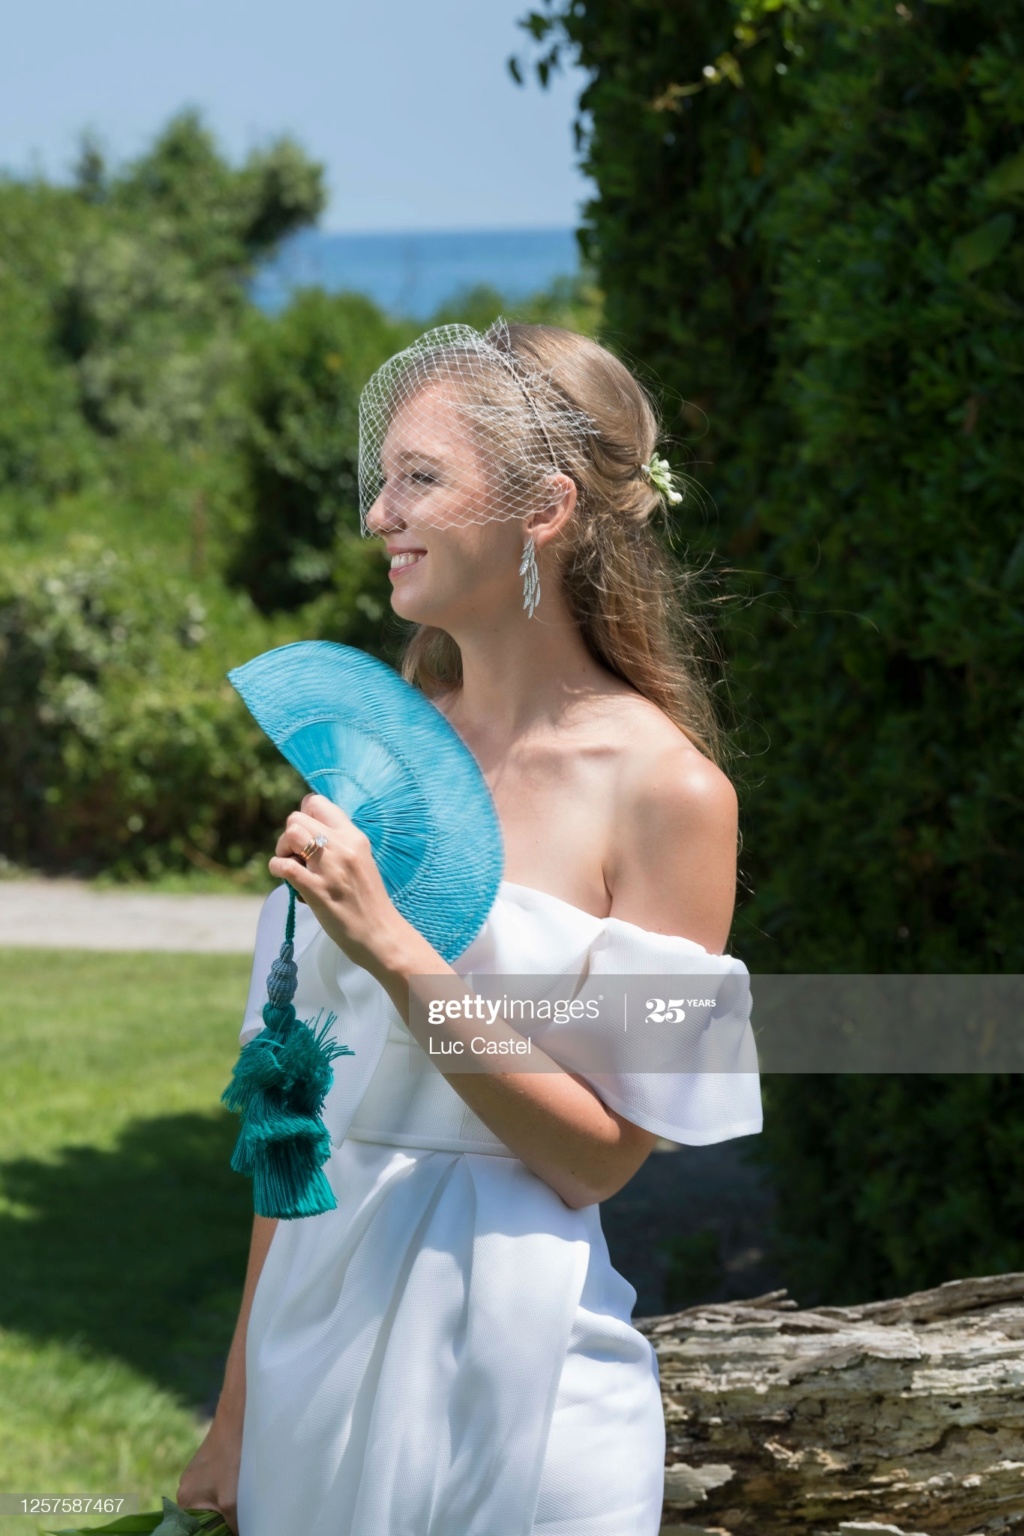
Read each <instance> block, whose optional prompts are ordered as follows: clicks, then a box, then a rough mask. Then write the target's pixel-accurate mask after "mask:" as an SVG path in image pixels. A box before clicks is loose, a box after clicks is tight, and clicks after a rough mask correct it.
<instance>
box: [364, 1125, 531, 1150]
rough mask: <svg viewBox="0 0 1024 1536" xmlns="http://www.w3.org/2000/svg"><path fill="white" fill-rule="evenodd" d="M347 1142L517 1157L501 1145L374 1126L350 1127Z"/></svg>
mask: <svg viewBox="0 0 1024 1536" xmlns="http://www.w3.org/2000/svg"><path fill="white" fill-rule="evenodd" d="M345 1140H346V1141H369V1142H375V1143H379V1144H380V1145H381V1146H386V1147H409V1148H410V1149H412V1148H419V1149H420V1150H422V1151H424V1152H477V1153H481V1154H483V1155H484V1156H485V1157H512V1158H514V1157H515V1155H516V1154H515V1153H514V1152H512V1151H510V1150H509V1148H508V1147H503V1146H502V1145H501V1144H500V1143H499V1144H498V1145H495V1144H494V1143H493V1142H482V1141H473V1140H471V1139H470V1138H468V1137H466V1138H460V1137H455V1136H430V1135H428V1134H419V1133H417V1132H416V1131H391V1130H388V1129H386V1128H384V1129H377V1128H376V1127H373V1126H355V1125H350V1126H349V1128H348V1130H347V1132H346V1133H345Z"/></svg>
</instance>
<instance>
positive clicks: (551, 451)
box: [359, 317, 597, 536]
mask: <svg viewBox="0 0 1024 1536" xmlns="http://www.w3.org/2000/svg"><path fill="white" fill-rule="evenodd" d="M596 431H597V428H596V426H595V424H594V422H593V420H592V419H591V417H590V416H588V415H587V413H586V412H585V411H581V410H580V409H579V408H578V407H576V406H574V405H573V404H572V402H571V401H570V400H569V399H568V398H567V396H566V395H565V393H564V392H563V391H562V390H561V389H560V388H559V387H558V386H557V384H556V383H555V382H554V381H553V379H552V378H551V376H550V374H549V373H548V372H547V371H545V370H544V369H542V368H540V367H539V366H536V365H533V364H532V363H530V362H527V361H526V360H524V359H523V358H521V357H519V356H518V355H517V354H516V353H515V351H514V350H513V347H512V343H511V336H510V332H509V328H508V323H507V321H505V320H504V319H502V318H500V317H499V318H498V319H497V320H495V322H494V323H493V325H491V326H490V327H489V328H488V330H487V331H486V332H480V331H478V330H476V329H475V328H474V327H473V326H471V325H464V324H452V325H440V326H435V327H433V328H432V329H431V330H428V331H426V332H425V333H424V334H423V335H422V336H420V337H419V339H418V340H417V341H415V342H413V344H412V345H411V346H409V347H406V348H405V349H404V350H403V351H401V352H397V353H396V354H395V355H394V356H393V357H391V358H389V359H388V361H387V362H386V363H384V364H383V365H382V366H381V367H380V368H378V370H377V372H376V373H375V374H374V375H373V377H372V378H371V379H370V380H369V382H368V383H367V385H366V387H365V388H364V390H363V392H362V395H361V397H360V401H359V517H360V530H361V532H362V533H363V535H364V536H365V535H368V534H371V533H373V532H375V531H376V530H374V529H372V528H370V527H369V526H368V522H367V519H368V516H369V513H370V510H371V508H372V507H374V505H375V504H376V503H377V501H378V499H379V498H381V497H382V496H383V497H384V507H385V509H386V511H387V514H388V515H389V516H394V515H395V514H396V513H397V514H398V515H399V516H400V517H401V518H402V519H403V520H406V521H409V522H411V523H413V524H415V522H416V521H417V518H418V517H421V518H423V519H424V520H425V521H428V522H429V523H430V524H431V525H432V526H435V527H436V526H442V527H451V526H460V525H463V524H477V523H488V522H493V521H495V520H504V519H508V518H517V517H524V516H525V515H526V514H527V513H528V512H529V511H530V510H531V509H533V508H535V507H537V506H542V505H543V504H544V491H545V485H546V482H549V481H550V478H551V476H552V475H554V474H557V473H563V474H572V471H573V467H574V465H576V464H578V463H579V459H580V454H581V451H583V450H584V449H585V445H586V442H587V439H588V438H589V437H591V436H592V435H594V434H595V433H596Z"/></svg>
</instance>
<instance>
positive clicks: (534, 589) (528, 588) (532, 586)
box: [519, 535, 540, 619]
mask: <svg viewBox="0 0 1024 1536" xmlns="http://www.w3.org/2000/svg"><path fill="white" fill-rule="evenodd" d="M519 574H520V576H522V578H523V607H524V608H528V609H529V612H528V613H527V615H526V617H527V618H528V619H532V618H533V615H534V610H535V609H536V607H537V604H538V603H539V602H540V577H539V576H538V574H537V552H536V550H535V549H534V547H533V536H532V535H531V536H530V537H529V538H528V539H527V541H526V548H525V549H524V550H523V558H522V559H521V560H520V562H519Z"/></svg>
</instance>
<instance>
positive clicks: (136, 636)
mask: <svg viewBox="0 0 1024 1536" xmlns="http://www.w3.org/2000/svg"><path fill="white" fill-rule="evenodd" d="M285 638H287V639H293V638H296V636H294V635H293V634H290V633H289V634H287V635H285V636H282V637H280V639H279V643H283V640H284V639H285ZM273 643H274V638H272V636H271V634H270V633H269V632H268V630H267V628H266V626H265V625H264V624H263V623H262V622H261V621H259V619H258V617H257V616H256V615H255V614H254V613H253V611H252V608H251V605H250V604H249V603H248V601H247V600H246V599H245V598H243V597H241V596H237V597H235V598H233V599H228V598H225V597H224V596H223V594H221V593H220V592H219V591H218V590H217V589H216V588H215V589H214V590H213V591H212V592H209V591H201V590H200V589H198V588H197V587H196V586H195V585H193V584H190V583H188V582H187V581H185V580H183V579H182V578H181V577H179V576H174V575H172V574H169V573H168V572H167V571H166V570H165V569H164V568H163V566H162V565H161V563H160V562H159V561H158V560H154V561H151V562H150V563H149V564H148V565H147V564H146V563H144V562H143V560H142V559H141V558H136V559H134V560H133V561H131V562H130V563H129V562H126V561H124V560H122V559H120V558H119V557H118V556H117V555H116V554H115V553H114V552H113V551H112V550H110V549H104V548H103V547H102V545H101V544H100V542H99V541H98V540H96V539H93V538H90V537H88V536H82V537H81V538H79V539H77V540H73V541H70V543H69V547H68V549H67V551H66V552H64V553H62V554H60V555H57V556H53V555H44V556H41V557H37V558H36V559H35V560H31V561H25V562H23V563H21V564H20V566H19V568H18V569H17V570H15V569H11V568H8V569H7V570H6V571H4V572H3V573H2V575H0V730H2V732H3V736H4V740H5V743H6V761H5V764H4V774H3V776H2V778H0V828H2V829H3V831H2V844H0V853H2V854H3V855H4V856H5V857H6V858H8V859H10V860H12V861H13V862H15V863H18V864H33V865H36V866H40V867H49V868H73V869H75V870H78V871H80V872H83V873H91V872H93V871H94V870H96V869H98V868H102V867H108V868H112V869H113V870H115V871H116V872H119V873H123V874H126V875H127V874H143V875H145V874H159V873H162V872H163V871H165V870H168V869H183V868H188V867H189V865H190V864H198V865H199V866H200V867H204V866H206V865H210V864H213V865H218V866H221V867H225V868H228V869H245V868H246V867H247V866H248V865H250V864H252V863H253V862H265V860H266V858H267V857H269V850H270V849H272V847H273V844H274V842H275V841H276V835H277V831H278V830H279V828H280V824H281V823H282V822H283V820H284V817H285V816H286V814H287V812H288V811H289V810H290V809H292V808H293V807H294V805H295V804H296V803H297V800H298V799H299V798H301V789H300V786H299V784H298V781H297V779H296V776H295V775H294V773H293V772H292V771H291V769H289V768H288V767H287V765H285V764H284V763H283V762H282V761H281V759H280V757H279V756H278V754H277V752H276V751H275V750H274V748H273V747H271V746H270V744H269V742H267V740H266V738H265V737H264V736H263V734H262V732H260V731H259V729H258V727H257V726H256V725H255V723H254V722H253V721H252V719H251V717H250V716H249V715H248V712H247V711H246V710H245V708H244V706H243V705H242V704H241V702H240V700H238V698H237V696H236V695H235V694H234V690H233V689H232V688H231V686H230V684H229V683H227V682H226V680H225V678H224V673H225V671H226V670H227V668H228V667H229V666H233V665H237V664H238V663H240V662H242V661H245V660H248V658H249V657H250V656H252V655H254V654H256V653H257V652H258V651H260V650H262V649H265V648H267V647H268V646H269V645H270V644H273ZM256 850H260V851H259V852H256Z"/></svg>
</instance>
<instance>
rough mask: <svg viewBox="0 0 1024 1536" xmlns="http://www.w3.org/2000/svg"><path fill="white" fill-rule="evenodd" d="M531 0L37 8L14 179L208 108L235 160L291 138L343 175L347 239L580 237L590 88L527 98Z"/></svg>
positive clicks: (335, 189)
mask: <svg viewBox="0 0 1024 1536" xmlns="http://www.w3.org/2000/svg"><path fill="white" fill-rule="evenodd" d="M529 9H530V0H363V3H361V4H355V3H353V0H288V3H287V4H285V3H282V0H277V3H275V4H272V3H271V0H244V3H243V0H30V3H26V4H22V5H17V6H14V5H12V6H9V7H7V8H6V14H5V16H4V22H3V30H2V42H0V167H2V168H3V169H4V170H6V171H8V172H13V173H15V174H23V173H25V172H27V171H31V170H39V171H41V172H42V173H43V174H45V175H46V176H47V177H49V178H50V179H52V180H62V179H64V178H65V177H66V175H67V171H68V167H69V166H70V165H71V164H72V163H73V161H74V159H75V154H76V147H77V142H78V136H79V134H80V132H81V131H82V130H83V129H85V128H90V129H92V130H93V131H94V132H95V133H96V134H97V135H98V137H99V139H100V141H101V143H102V144H103V145H104V146H105V148H106V149H107V151H108V153H109V155H110V157H111V158H112V159H115V160H117V159H122V158H124V157H126V156H130V155H134V154H138V153H139V152H140V151H141V150H143V149H144V148H145V146H146V144H147V142H148V141H149V140H150V139H151V138H152V137H153V135H154V134H155V132H156V131H157V130H158V129H159V127H160V126H161V125H162V124H163V123H164V122H165V121H166V120H167V118H168V117H170V115H171V114H172V113H173V112H175V111H177V110H179V109H180V108H181V107H183V106H186V105H191V106H196V107H198V108H200V110H202V112H203V114H204V116H205V118H206V120H207V122H208V123H209V125H210V127H211V128H212V129H213V130H214V131H215V132H216V134H217V135H218V138H219V140H220V143H221V145H222V147H223V149H224V150H225V152H226V153H227V154H229V155H230V156H231V157H232V158H238V157H240V156H242V155H244V154H245V152H246V150H248V149H250V148H252V147H253V146H255V145H258V144H260V143H264V142H266V141H267V140H268V139H271V138H273V137H275V136H276V135H278V134H280V133H290V134H292V135H294V136H295V137H296V138H298V140H299V141H300V142H301V143H302V144H303V146H304V147H305V149H306V150H307V151H308V152H309V153H310V154H311V155H312V156H313V157H314V158H315V159H317V160H320V161H322V162H323V163H324V164H325V166H326V167H327V180H328V187H329V190H330V204H329V206H328V209H327V212H326V214H325V216H324V218H323V220H322V224H323V227H324V228H326V229H333V230H344V231H356V230H401V229H495V228H498V229H504V228H542V227H549V226H556V225H560V226H571V225H574V224H575V223H576V222H577V213H578V209H579V205H580V204H581V202H582V201H583V200H584V199H585V198H586V196H587V195H588V191H589V186H588V183H587V181H586V180H585V178H584V177H583V176H581V175H580V173H579V171H578V170H577V169H576V167H575V159H576V155H575V151H574V148H573V141H572V133H571V122H572V117H573V110H574V105H575V100H576V97H577V95H578V93H579V90H580V88H581V86H582V84H583V83H585V76H584V75H583V73H582V72H581V71H577V70H574V71H572V72H571V73H570V72H568V71H563V72H562V74H561V75H560V76H558V77H556V78H555V79H554V80H553V82H552V84H551V85H550V86H549V87H548V89H547V91H542V90H541V89H540V87H539V85H537V84H536V82H535V81H532V80H531V81H529V82H528V83H527V84H526V85H525V86H523V87H519V86H516V85H515V84H514V83H513V81H512V79H511V77H510V76H509V74H508V71H507V69H506V67H505V60H506V58H507V57H508V55H509V54H510V53H519V54H520V56H522V55H523V54H524V53H525V54H527V55H529V47H530V40H529V39H528V37H527V36H526V34H525V33H524V32H522V31H521V30H520V29H519V28H518V27H517V26H516V22H517V20H518V19H519V18H520V17H521V16H523V15H525V14H526V12H527V11H528V10H529Z"/></svg>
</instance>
